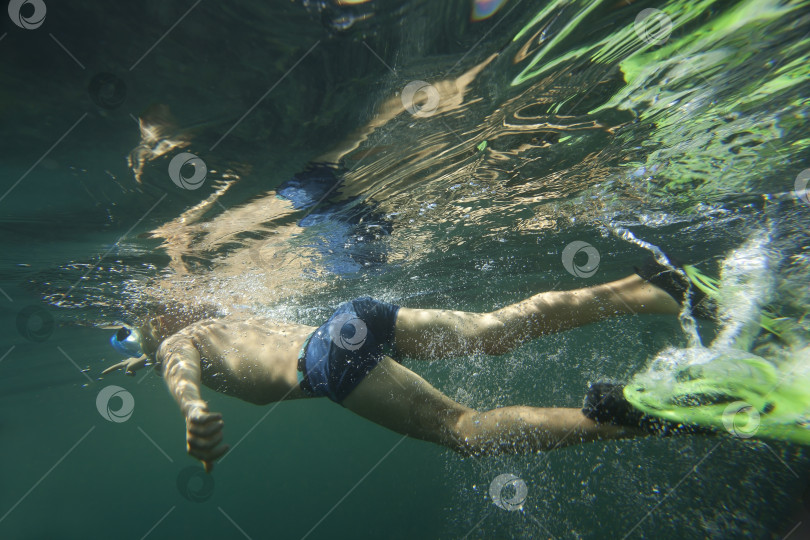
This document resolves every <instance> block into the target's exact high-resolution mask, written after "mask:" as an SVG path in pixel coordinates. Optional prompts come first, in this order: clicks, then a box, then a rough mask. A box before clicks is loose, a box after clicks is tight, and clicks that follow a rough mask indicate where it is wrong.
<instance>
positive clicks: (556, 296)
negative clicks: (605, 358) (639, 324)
mask: <svg viewBox="0 0 810 540" xmlns="http://www.w3.org/2000/svg"><path fill="white" fill-rule="evenodd" d="M679 310H680V306H679V305H678V303H677V302H676V301H675V300H674V299H673V298H672V297H671V296H670V295H669V294H667V293H666V292H664V291H663V290H662V289H659V288H658V287H655V286H653V285H651V284H650V283H648V282H647V281H645V280H644V279H642V278H641V277H639V276H637V275H632V276H630V277H626V278H624V279H620V280H618V281H614V282H611V283H604V284H602V285H597V286H595V287H588V288H585V289H574V290H570V291H549V292H544V293H540V294H536V295H534V296H532V297H531V298H528V299H526V300H523V301H521V302H518V303H516V304H512V305H510V306H506V307H504V308H501V309H499V310H497V311H493V312H491V313H467V312H464V311H450V310H441V309H409V308H401V309H400V310H399V314H398V316H397V323H396V345H397V350H398V352H399V353H400V354H402V355H404V356H407V357H409V358H417V359H426V360H431V359H437V358H445V357H454V356H464V355H468V354H473V353H476V352H481V353H484V354H490V355H500V354H505V353H507V352H509V351H511V350H512V349H514V348H515V347H517V346H518V345H520V344H522V343H525V342H526V341H530V340H532V339H534V338H537V337H539V336H542V335H545V334H551V333H554V332H561V331H563V330H569V329H571V328H576V327H578V326H582V325H585V324H589V323H593V322H596V321H600V320H602V319H606V318H608V317H615V316H618V315H630V314H635V313H661V314H677V313H678V312H679Z"/></svg>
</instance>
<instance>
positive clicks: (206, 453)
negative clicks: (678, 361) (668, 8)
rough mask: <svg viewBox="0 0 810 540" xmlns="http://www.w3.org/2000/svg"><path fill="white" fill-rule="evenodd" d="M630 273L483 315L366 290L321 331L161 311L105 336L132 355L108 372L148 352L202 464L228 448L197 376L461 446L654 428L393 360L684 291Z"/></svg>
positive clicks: (521, 444)
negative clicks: (502, 392)
mask: <svg viewBox="0 0 810 540" xmlns="http://www.w3.org/2000/svg"><path fill="white" fill-rule="evenodd" d="M637 272H638V274H639V275H632V276H630V277H627V278H624V279H621V280H618V281H614V282H612V283H606V284H602V285H598V286H595V287H590V288H586V289H576V290H569V291H550V292H544V293H540V294H536V295H534V296H532V297H530V298H528V299H526V300H523V301H521V302H518V303H515V304H512V305H509V306H506V307H504V308H501V309H498V310H496V311H492V312H489V313H468V312H462V311H450V310H440V309H411V308H406V307H399V306H395V305H392V304H388V303H385V302H381V301H378V300H374V299H371V298H368V297H363V298H358V299H355V300H352V301H350V302H345V303H343V304H341V305H340V307H338V309H337V310H336V311H335V312H334V314H333V315H332V316H331V317H330V318H329V320H328V321H326V323H324V324H323V325H322V326H320V327H318V328H314V327H311V326H306V325H301V324H290V323H283V322H278V321H274V320H270V319H267V318H249V319H236V318H230V317H224V318H220V319H207V320H201V321H199V322H195V323H193V324H189V325H187V326H185V327H182V328H176V326H175V325H173V324H166V323H165V322H161V320H160V318H158V320H157V322H154V321H153V322H152V323H150V324H148V325H146V326H144V327H141V328H140V329H135V328H122V329H121V330H119V331H118V333H117V334H116V335H114V336H113V338H112V342H113V345H114V346H115V347H116V349H118V350H119V351H120V352H122V353H124V354H125V355H129V356H130V357H131V358H130V359H129V360H126V361H124V362H121V363H119V364H116V365H115V366H112V367H110V368H108V369H107V370H105V371H104V373H109V372H110V371H113V370H116V369H122V368H124V369H126V370H127V372H130V373H131V372H134V371H135V370H137V369H139V368H140V367H143V366H144V365H147V360H149V361H154V363H155V364H156V369H157V370H158V371H159V372H160V373H161V374H162V375H163V377H164V379H165V381H166V385H167V386H168V389H169V391H170V393H171V395H172V396H173V397H174V399H175V400H176V402H177V404H178V405H179V407H180V410H181V411H182V413H183V415H184V417H185V420H186V441H187V452H188V453H189V455H191V456H193V457H194V458H196V459H198V460H200V461H201V462H202V463H203V464H204V466H205V469H206V470H207V471H210V470H211V469H212V468H213V464H214V462H215V460H217V459H218V458H220V457H222V456H223V455H224V454H225V453H226V452H227V451H228V448H229V447H228V446H227V445H224V444H222V442H223V426H224V422H223V419H222V415H221V414H219V413H215V412H212V411H210V410H209V409H208V404H207V403H206V402H205V401H204V400H203V399H202V396H201V394H200V388H201V385H205V386H208V387H210V388H212V389H214V390H216V391H218V392H222V393H224V394H227V395H230V396H234V397H238V398H240V399H242V400H244V401H248V402H250V403H254V404H257V405H265V404H268V403H272V402H276V401H281V400H291V399H303V398H312V397H327V398H329V399H331V400H332V401H335V402H337V403H339V404H341V405H342V406H343V407H345V408H347V409H349V410H350V411H352V412H354V413H356V414H358V415H360V416H362V417H364V418H366V419H368V420H371V421H372V422H375V423H377V424H379V425H381V426H384V427H386V428H388V429H391V430H393V431H396V432H397V433H401V434H405V435H408V436H410V437H414V438H417V439H421V440H425V441H430V442H433V443H437V444H441V445H444V446H446V447H448V448H450V449H452V450H454V451H457V452H459V453H462V454H464V455H492V454H499V453H518V452H536V451H542V450H550V449H554V448H557V447H560V446H565V445H570V444H576V443H584V442H589V441H595V440H603V439H620V438H628V437H635V436H639V435H644V434H647V433H649V432H650V431H649V430H646V431H645V430H644V429H640V428H638V427H635V426H630V427H626V426H620V425H615V423H611V422H600V421H598V420H597V421H594V420H592V419H590V418H588V417H587V416H586V415H585V414H583V411H580V410H579V409H575V408H537V407H527V406H511V407H503V408H498V409H493V410H489V411H477V410H474V409H472V408H469V407H466V406H464V405H461V404H459V403H456V402H455V401H453V400H452V399H450V398H449V397H447V396H446V395H444V394H442V393H441V392H440V391H439V390H437V389H436V388H434V387H433V386H431V385H430V384H429V383H428V382H427V381H426V380H424V379H423V378H422V377H420V376H419V375H418V374H416V373H414V372H413V371H411V370H410V369H408V368H407V367H405V366H403V365H402V364H401V363H400V362H401V360H402V359H403V358H409V359H417V360H436V359H442V358H459V357H463V356H466V355H472V354H476V353H482V354H486V355H493V356H498V355H503V354H506V353H508V352H509V351H511V350H513V349H514V348H516V347H518V346H519V345H521V344H523V343H525V342H527V341H530V340H532V339H534V338H537V337H539V336H543V335H547V334H550V333H554V332H560V331H564V330H568V329H571V328H575V327H578V326H582V325H585V324H589V323H593V322H596V321H599V320H602V319H605V318H608V317H612V316H620V315H628V314H631V313H659V314H673V315H675V314H678V313H679V311H680V303H682V302H683V300H684V296H685V292H684V290H680V291H679V290H677V289H674V290H672V289H671V290H670V291H669V293H668V292H665V290H664V289H662V288H660V287H661V286H660V285H659V286H654V285H653V284H652V282H656V280H658V278H659V274H665V272H664V273H661V272H657V273H655V275H645V271H638V270H637ZM641 276H644V277H641ZM668 279H670V280H671V279H672V278H671V277H669V278H668ZM664 286H665V287H666V285H664Z"/></svg>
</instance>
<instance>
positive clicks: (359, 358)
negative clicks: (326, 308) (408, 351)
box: [298, 296, 399, 403]
mask: <svg viewBox="0 0 810 540" xmlns="http://www.w3.org/2000/svg"><path fill="white" fill-rule="evenodd" d="M398 312H399V306H395V305H393V304H388V303H386V302H382V301H380V300H374V299H373V298H370V297H368V296H364V297H361V298H356V299H354V300H351V301H349V302H344V303H342V304H340V306H339V307H338V308H337V310H335V312H334V313H333V314H332V316H331V317H329V320H327V321H326V323H324V324H323V325H322V326H320V327H319V328H318V329H317V330H315V332H313V333H312V335H311V336H310V337H309V338H308V339H307V341H306V343H304V346H303V347H302V348H301V354H300V355H299V357H298V378H299V380H300V384H301V388H302V389H303V391H304V393H305V394H307V395H308V396H311V397H324V396H325V397H328V398H329V399H331V400H332V401H334V402H336V403H341V402H342V401H343V400H344V399H346V396H348V395H349V394H350V393H351V392H352V390H354V389H355V388H356V387H357V385H358V384H360V382H361V381H362V380H363V379H364V378H365V377H366V375H368V374H369V372H371V370H372V369H374V367H375V366H376V365H377V364H379V363H380V360H382V359H383V357H384V356H392V357H394V358H396V356H395V351H394V326H395V324H396V320H397V313H398Z"/></svg>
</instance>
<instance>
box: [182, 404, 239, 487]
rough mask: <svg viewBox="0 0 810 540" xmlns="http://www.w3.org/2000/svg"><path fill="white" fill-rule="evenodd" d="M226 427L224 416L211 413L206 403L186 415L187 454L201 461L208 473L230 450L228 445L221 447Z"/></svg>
mask: <svg viewBox="0 0 810 540" xmlns="http://www.w3.org/2000/svg"><path fill="white" fill-rule="evenodd" d="M224 425H225V422H223V420H222V414H220V413H212V412H209V411H208V405H207V404H206V403H205V402H204V401H203V402H200V403H199V404H195V405H193V406H191V407H190V408H189V409H188V412H187V413H186V452H188V455H190V456H191V457H193V458H196V459H198V460H200V461H201V462H202V464H203V467H205V472H207V473H210V472H211V471H212V470H213V469H214V461H215V460H217V459H219V458H221V457H222V456H223V455H225V452H227V451H228V450H229V449H230V446H228V445H227V444H226V445H223V446H219V444H220V443H221V442H222V427H223V426H224Z"/></svg>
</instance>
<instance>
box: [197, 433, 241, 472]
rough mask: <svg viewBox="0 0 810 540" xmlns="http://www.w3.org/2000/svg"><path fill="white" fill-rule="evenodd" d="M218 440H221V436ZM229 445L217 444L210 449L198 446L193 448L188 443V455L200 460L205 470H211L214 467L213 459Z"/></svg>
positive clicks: (228, 447) (218, 456)
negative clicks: (217, 445)
mask: <svg viewBox="0 0 810 540" xmlns="http://www.w3.org/2000/svg"><path fill="white" fill-rule="evenodd" d="M219 442H222V438H221V437H220V440H219ZM230 449H231V447H230V446H228V445H227V444H226V445H224V446H219V447H216V448H213V449H210V450H204V449H199V448H194V447H192V446H191V445H190V444H189V446H188V455H190V456H191V457H193V458H196V459H198V460H200V461H201V462H202V464H203V466H204V467H205V472H211V471H212V470H213V468H214V461H216V460H218V459H219V458H221V457H222V456H224V455H225V453H226V452H227V451H228V450H230Z"/></svg>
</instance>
